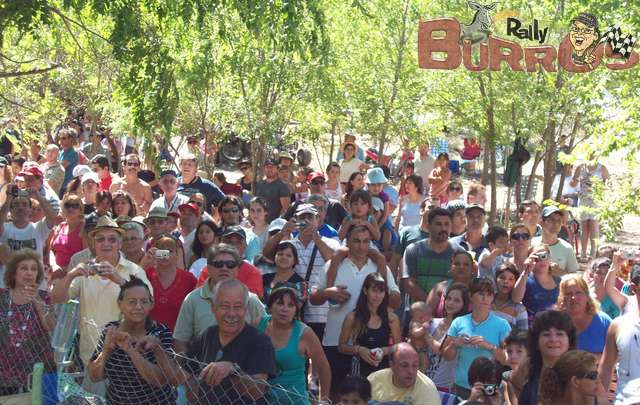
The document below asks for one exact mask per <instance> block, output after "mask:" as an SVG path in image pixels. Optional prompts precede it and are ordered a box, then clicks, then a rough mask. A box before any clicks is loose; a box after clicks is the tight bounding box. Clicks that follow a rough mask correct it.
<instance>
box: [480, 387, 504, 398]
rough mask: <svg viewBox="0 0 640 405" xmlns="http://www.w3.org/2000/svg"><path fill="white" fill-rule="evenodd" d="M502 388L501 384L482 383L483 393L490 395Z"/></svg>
mask: <svg viewBox="0 0 640 405" xmlns="http://www.w3.org/2000/svg"><path fill="white" fill-rule="evenodd" d="M498 390H500V384H482V393H483V394H484V395H486V396H488V397H492V396H494V395H496V393H497V392H498Z"/></svg>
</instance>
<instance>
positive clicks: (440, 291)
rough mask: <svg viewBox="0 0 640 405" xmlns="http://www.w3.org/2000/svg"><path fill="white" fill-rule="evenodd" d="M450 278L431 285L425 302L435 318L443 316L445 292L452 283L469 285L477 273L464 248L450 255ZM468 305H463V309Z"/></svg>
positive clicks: (471, 258) (476, 267) (470, 256)
mask: <svg viewBox="0 0 640 405" xmlns="http://www.w3.org/2000/svg"><path fill="white" fill-rule="evenodd" d="M449 273H450V274H451V280H444V281H441V282H439V283H438V284H436V285H435V286H433V288H432V289H431V291H429V295H428V296H427V299H426V303H427V305H428V306H429V307H430V308H432V310H433V315H434V316H435V317H437V318H444V317H445V316H446V312H445V294H446V292H447V291H448V290H449V288H450V287H451V285H452V284H453V283H461V284H464V285H465V286H467V287H469V283H470V282H471V280H472V279H473V277H474V276H475V275H476V274H477V273H478V266H476V262H475V261H474V260H473V256H472V255H471V253H469V252H468V251H466V250H460V251H456V252H454V253H453V255H452V256H451V269H450V270H449ZM468 307H469V306H468V305H467V307H465V311H466V310H467V308H468Z"/></svg>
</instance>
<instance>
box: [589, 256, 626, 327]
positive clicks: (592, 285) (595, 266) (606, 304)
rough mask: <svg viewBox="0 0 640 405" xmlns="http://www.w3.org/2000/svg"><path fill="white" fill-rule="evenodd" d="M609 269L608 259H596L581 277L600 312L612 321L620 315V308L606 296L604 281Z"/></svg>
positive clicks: (609, 262)
mask: <svg viewBox="0 0 640 405" xmlns="http://www.w3.org/2000/svg"><path fill="white" fill-rule="evenodd" d="M610 268H611V259H610V258H608V257H597V258H595V259H594V260H593V261H592V262H591V264H590V265H589V269H588V270H587V271H585V272H584V274H583V275H582V276H583V278H584V281H585V282H586V283H587V285H588V286H589V294H590V295H591V296H592V297H593V298H594V299H595V300H596V301H597V302H598V303H599V304H600V310H601V311H602V312H604V313H605V314H607V315H609V317H610V318H611V319H614V318H616V317H617V316H619V315H620V308H618V306H617V305H616V304H615V302H614V301H613V300H612V299H611V297H609V294H607V288H606V285H605V280H606V278H607V273H608V272H609V269H610ZM618 293H619V291H618Z"/></svg>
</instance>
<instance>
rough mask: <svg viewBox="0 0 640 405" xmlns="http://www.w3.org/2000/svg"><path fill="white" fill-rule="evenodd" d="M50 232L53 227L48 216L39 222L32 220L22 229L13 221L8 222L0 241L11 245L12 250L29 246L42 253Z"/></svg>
mask: <svg viewBox="0 0 640 405" xmlns="http://www.w3.org/2000/svg"><path fill="white" fill-rule="evenodd" d="M49 232H51V228H50V227H49V225H48V224H47V220H46V218H43V219H41V220H40V221H38V222H30V223H29V224H27V226H25V227H24V228H22V229H20V228H17V227H16V226H15V225H14V224H13V222H6V223H5V224H4V232H2V235H1V236H0V243H4V244H6V245H7V246H9V249H11V250H12V251H16V250H20V249H23V248H29V249H33V250H35V251H36V252H38V253H39V254H42V252H43V249H44V242H45V241H46V240H47V237H49Z"/></svg>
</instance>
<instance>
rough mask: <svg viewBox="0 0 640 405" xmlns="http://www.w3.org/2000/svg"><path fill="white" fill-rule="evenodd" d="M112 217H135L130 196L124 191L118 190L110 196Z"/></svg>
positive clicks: (134, 207) (134, 209) (134, 208)
mask: <svg viewBox="0 0 640 405" xmlns="http://www.w3.org/2000/svg"><path fill="white" fill-rule="evenodd" d="M111 201H112V204H111V205H112V208H113V216H114V217H115V218H117V217H120V216H128V217H129V218H133V217H135V216H136V205H135V204H134V203H133V197H131V194H129V193H127V192H126V191H124V190H118V191H116V192H114V193H113V194H112V195H111Z"/></svg>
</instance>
